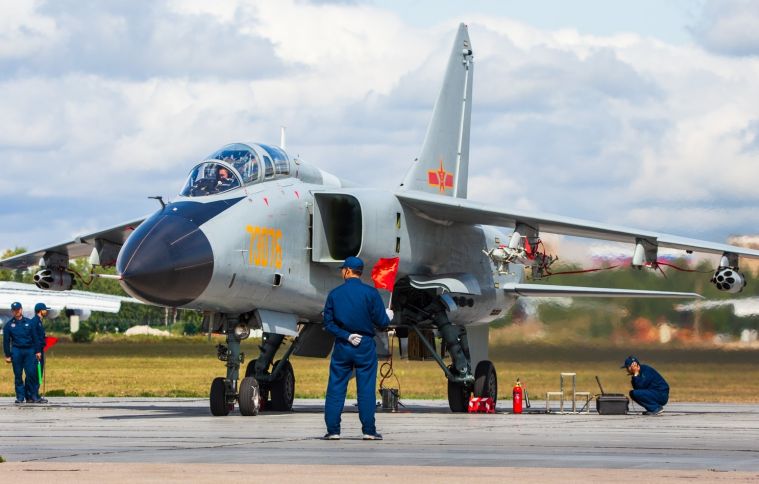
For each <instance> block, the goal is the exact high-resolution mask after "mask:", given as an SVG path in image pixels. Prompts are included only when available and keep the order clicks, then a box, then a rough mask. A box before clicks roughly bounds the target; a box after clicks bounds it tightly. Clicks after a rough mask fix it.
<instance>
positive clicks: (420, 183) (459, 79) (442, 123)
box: [401, 23, 474, 198]
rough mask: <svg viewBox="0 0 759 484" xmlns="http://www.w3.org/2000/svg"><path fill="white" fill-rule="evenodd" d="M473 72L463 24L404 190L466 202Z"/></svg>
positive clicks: (470, 45) (471, 56) (466, 34)
mask: <svg viewBox="0 0 759 484" xmlns="http://www.w3.org/2000/svg"><path fill="white" fill-rule="evenodd" d="M473 69H474V64H473V53H472V44H471V42H470V40H469V31H468V29H467V26H466V25H465V24H463V23H462V24H459V29H458V32H457V34H456V40H455V41H454V42H453V48H452V49H451V55H450V57H449V59H448V67H447V68H446V71H445V78H444V79H443V85H442V87H441V88H440V94H439V95H438V98H437V100H436V101H435V107H434V108H433V110H432V119H431V120H430V124H429V126H428V128H427V134H426V136H425V138H424V143H423V144H422V150H421V153H420V155H419V158H418V159H417V160H416V161H414V164H413V165H412V166H411V169H410V170H409V171H408V173H407V174H406V177H405V179H404V180H403V183H402V185H401V188H402V189H405V190H418V191H423V192H428V193H435V194H438V195H447V196H453V197H459V198H466V195H467V180H468V177H469V126H470V118H471V111H472V74H473Z"/></svg>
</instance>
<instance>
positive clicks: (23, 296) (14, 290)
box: [0, 281, 142, 313]
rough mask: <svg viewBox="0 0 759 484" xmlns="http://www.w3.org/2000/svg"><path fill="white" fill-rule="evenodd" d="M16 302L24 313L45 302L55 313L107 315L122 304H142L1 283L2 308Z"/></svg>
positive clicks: (90, 293)
mask: <svg viewBox="0 0 759 484" xmlns="http://www.w3.org/2000/svg"><path fill="white" fill-rule="evenodd" d="M16 301H18V302H20V303H21V305H22V306H23V307H24V313H27V312H29V311H31V310H32V309H33V308H34V305H35V304H37V303H38V302H44V303H45V304H46V305H47V306H48V307H50V309H53V310H55V311H60V310H61V309H63V308H67V309H83V310H87V311H102V312H106V313H117V312H119V310H120V309H121V303H122V302H131V303H137V304H142V302H141V301H138V300H137V299H134V298H131V297H123V296H114V295H111V294H100V293H96V292H87V291H76V290H75V291H47V290H44V289H38V288H37V287H36V286H35V285H34V284H23V283H20V282H9V281H0V308H2V309H3V310H4V309H5V308H9V307H10V305H11V303H13V302H16Z"/></svg>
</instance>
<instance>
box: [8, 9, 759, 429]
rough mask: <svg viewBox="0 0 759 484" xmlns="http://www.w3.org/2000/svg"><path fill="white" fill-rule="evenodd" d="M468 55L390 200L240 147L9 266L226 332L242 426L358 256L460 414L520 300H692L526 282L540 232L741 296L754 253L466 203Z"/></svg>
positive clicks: (221, 388) (278, 401)
mask: <svg viewBox="0 0 759 484" xmlns="http://www.w3.org/2000/svg"><path fill="white" fill-rule="evenodd" d="M472 52H473V51H472V45H471V43H470V41H469V35H468V32H467V28H466V26H465V25H463V24H462V25H461V26H460V27H459V29H458V33H457V35H456V39H455V41H454V44H453V49H452V51H451V54H450V58H449V61H448V67H447V70H446V72H445V78H444V80H443V86H442V89H441V91H440V94H439V97H438V98H437V101H436V103H435V106H434V109H433V113H432V120H431V123H430V125H429V128H428V130H427V134H426V136H425V139H424V142H423V144H422V148H421V152H420V154H419V158H418V159H416V160H414V162H413V164H412V165H411V168H410V170H409V171H408V173H407V174H406V176H405V177H404V179H403V181H402V183H401V184H400V185H399V187H398V188H397V190H395V191H385V190H378V189H373V188H364V187H356V186H355V185H353V184H350V183H348V182H346V181H344V180H341V179H340V178H338V177H336V176H334V175H332V174H329V173H327V172H325V171H322V170H320V169H318V168H316V167H314V166H312V165H309V164H307V163H305V162H303V161H302V160H300V159H299V158H290V157H289V156H288V154H287V153H286V152H285V149H284V146H281V147H275V146H270V145H266V144H261V143H235V144H231V145H227V146H224V147H223V148H221V149H219V150H218V151H216V152H214V153H212V154H211V155H209V156H207V157H206V158H204V159H203V160H202V161H201V162H200V163H199V164H197V165H196V166H195V167H194V168H193V169H192V170H191V171H190V175H189V177H188V179H187V182H186V184H185V185H184V187H183V188H182V189H181V191H180V194H179V197H178V198H177V199H176V200H174V201H173V202H172V203H169V204H166V205H165V206H162V208H161V209H160V210H159V211H157V212H156V213H154V214H153V215H151V216H149V217H147V218H145V219H137V220H133V221H130V222H127V223H124V224H120V225H116V226H114V227H112V228H109V229H106V230H103V231H100V232H96V233H93V234H88V235H83V236H80V237H77V238H76V239H74V240H73V241H69V242H65V243H62V244H60V245H56V246H53V247H48V248H44V249H41V250H37V251H32V252H29V253H26V254H22V255H18V256H15V257H12V258H10V259H7V260H5V261H2V262H0V267H3V268H25V267H29V266H32V265H37V261H38V260H40V258H41V259H42V264H41V265H42V266H44V267H43V268H42V270H41V271H40V272H38V273H37V275H36V276H35V277H36V279H37V280H38V281H39V283H40V284H41V285H42V286H47V287H48V288H49V289H53V290H68V289H71V287H72V286H73V280H74V276H73V275H72V273H71V272H70V271H69V269H68V264H69V260H70V259H71V258H73V257H81V256H87V255H88V254H89V255H90V260H91V262H93V263H95V264H96V265H101V266H113V265H115V266H116V269H117V271H118V273H119V274H120V276H121V284H122V286H123V287H124V289H125V290H126V291H127V292H128V293H129V294H131V295H133V296H134V297H136V298H138V299H141V300H143V301H145V302H147V303H151V304H156V305H161V306H170V307H182V308H192V309H196V310H199V311H203V312H204V315H205V316H204V322H203V329H204V331H206V332H210V333H221V334H226V335H227V344H226V346H225V345H220V346H219V347H218V348H217V352H218V357H219V359H220V360H222V361H223V362H225V363H224V364H225V366H226V368H227V371H226V376H224V377H218V378H216V379H214V380H213V382H212V383H211V389H210V407H211V413H212V414H213V415H226V414H228V413H229V411H230V409H231V408H233V406H234V405H235V404H236V403H237V404H239V408H240V412H241V413H242V414H243V415H255V414H257V413H258V411H259V403H260V401H261V400H266V399H268V398H270V400H271V402H270V404H269V406H267V408H273V409H279V410H289V409H291V408H292V403H293V397H294V395H295V376H294V373H293V368H292V365H291V364H290V362H289V358H290V356H291V355H293V354H296V355H303V356H314V357H326V356H327V355H328V354H329V352H330V350H331V347H332V342H333V340H332V338H331V336H330V335H329V334H327V333H326V332H325V331H323V329H322V327H321V324H320V323H321V320H322V315H321V311H322V308H323V304H324V300H325V297H326V295H327V293H328V291H329V290H331V289H332V288H334V287H335V286H337V285H339V284H340V283H341V280H340V276H339V274H338V271H337V269H336V268H337V267H338V266H339V264H340V262H342V260H343V259H345V258H346V257H348V256H352V255H357V256H359V257H361V258H363V259H364V260H365V261H366V262H367V271H366V273H365V274H364V279H365V280H367V281H368V280H369V272H370V271H369V269H370V268H371V267H372V266H374V265H375V264H376V263H377V262H378V261H380V260H381V259H382V260H383V264H384V260H385V259H393V258H397V260H398V265H397V272H396V274H395V278H394V281H393V282H394V287H393V290H392V298H391V300H392V308H393V309H394V310H395V317H394V319H393V322H392V325H393V327H395V328H396V330H397V332H398V334H399V335H403V334H407V333H408V332H409V331H414V332H416V333H417V334H419V335H420V336H421V330H423V329H434V330H435V331H437V334H438V335H439V336H440V337H441V338H442V340H443V342H444V344H445V346H446V349H447V353H448V354H449V355H450V356H451V363H450V364H448V363H446V362H445V361H444V360H443V359H442V357H440V356H439V355H438V354H437V353H436V352H434V348H430V347H428V349H430V350H431V351H432V352H433V354H434V355H435V357H436V359H437V362H438V364H439V365H440V367H441V369H442V371H443V373H444V374H445V377H446V379H447V380H448V402H449V405H450V408H451V410H452V411H454V412H464V411H465V410H466V408H467V404H468V400H469V397H470V396H471V395H472V394H474V395H476V396H480V397H491V398H493V399H496V398H497V395H498V382H497V378H496V371H495V367H494V365H493V364H492V363H491V362H490V361H488V359H487V355H488V323H490V322H492V321H494V320H495V319H498V318H502V317H504V316H505V315H506V314H507V311H508V310H509V308H510V307H511V306H512V305H513V304H514V302H515V301H516V299H517V297H519V296H540V297H556V296H560V297H567V296H571V297H578V296H593V297H667V298H697V297H699V296H698V295H697V294H693V293H682V292H656V291H642V290H628V289H609V288H588V287H572V286H557V285H545V284H535V283H525V282H524V280H525V271H526V269H529V272H530V273H531V274H532V277H533V278H534V279H539V278H540V277H541V275H543V274H544V273H545V272H546V271H547V270H548V267H549V266H550V264H551V263H553V262H554V260H555V259H554V258H553V257H551V256H550V255H548V254H545V252H544V251H543V250H542V249H541V241H540V233H541V232H552V233H556V234H567V235H572V236H579V237H586V238H595V239H604V240H612V241H619V242H628V243H631V244H632V246H633V247H634V248H633V249H632V250H631V252H632V254H631V255H632V266H633V267H636V268H642V267H645V266H653V267H655V266H656V265H657V255H658V249H659V248H660V247H667V248H674V249H678V250H684V251H688V252H690V251H694V250H695V251H701V252H706V253H714V254H720V255H721V256H722V257H721V263H720V267H719V268H718V269H717V271H716V273H715V274H714V277H713V278H712V280H713V282H714V284H715V285H716V286H717V288H718V289H720V290H723V291H729V292H738V291H740V290H741V289H742V288H743V285H744V284H745V280H744V278H743V276H742V274H741V273H740V271H739V269H738V258H739V256H746V257H753V258H758V257H759V251H757V250H750V249H743V248H740V247H734V246H730V245H726V244H719V243H712V242H707V241H700V240H694V239H687V238H683V237H677V236H672V235H667V234H660V233H656V232H651V231H647V230H638V229H631V228H625V227H617V226H613V225H607V224H603V223H596V222H590V221H584V220H578V219H574V218H568V217H563V216H557V215H550V214H545V213H539V212H528V211H521V210H517V209H513V208H510V207H508V206H507V205H506V206H504V207H502V206H491V205H484V204H481V203H476V202H472V201H469V200H467V199H466V197H467V179H468V171H469V131H470V113H471V106H472V104H471V102H472V74H473V67H474V64H473V53H472ZM280 144H283V143H280ZM162 205H163V202H162ZM390 295H391V294H390V293H389V292H386V293H385V297H386V298H388V299H390V298H389V296H390ZM252 328H255V329H259V328H260V329H262V330H263V331H264V338H263V344H262V346H261V352H260V355H259V356H258V357H257V358H256V359H255V360H253V361H250V362H249V363H248V365H247V367H246V371H245V374H244V377H243V378H242V379H240V378H239V371H240V367H241V364H242V363H243V356H242V355H241V353H240V341H241V340H242V339H244V338H246V337H247V336H248V335H249V333H250V330H251V329H252ZM382 336H384V337H385V341H386V337H387V336H386V334H383V335H382ZM286 338H287V339H286ZM421 340H422V344H425V343H424V342H425V341H426V339H424V338H421ZM286 341H291V344H290V345H289V346H287V349H286V351H284V354H282V356H281V357H280V359H279V360H278V361H274V357H275V353H276V352H277V350H279V349H280V347H283V345H285V342H286ZM238 380H239V384H238Z"/></svg>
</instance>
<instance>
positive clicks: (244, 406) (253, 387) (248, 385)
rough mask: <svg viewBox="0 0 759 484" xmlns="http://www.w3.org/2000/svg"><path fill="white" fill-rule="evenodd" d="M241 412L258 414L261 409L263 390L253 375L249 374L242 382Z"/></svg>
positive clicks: (248, 414) (246, 414) (247, 414)
mask: <svg viewBox="0 0 759 484" xmlns="http://www.w3.org/2000/svg"><path fill="white" fill-rule="evenodd" d="M238 400H239V404H240V413H241V414H243V415H245V416H256V415H258V411H259V410H260V409H261V392H260V391H259V389H258V382H257V381H256V379H255V378H253V377H252V376H247V377H245V378H243V379H242V381H241V382H240V396H239V398H238Z"/></svg>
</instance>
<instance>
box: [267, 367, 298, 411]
mask: <svg viewBox="0 0 759 484" xmlns="http://www.w3.org/2000/svg"><path fill="white" fill-rule="evenodd" d="M278 364H279V361H277V362H275V363H274V368H276V367H277V365H278ZM269 392H270V394H271V409H272V410H278V411H283V412H289V411H291V410H292V409H293V400H295V372H294V371H293V365H292V364H290V362H289V361H285V362H284V368H282V373H281V376H280V378H279V379H278V380H275V381H273V382H271V383H270V384H269Z"/></svg>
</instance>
